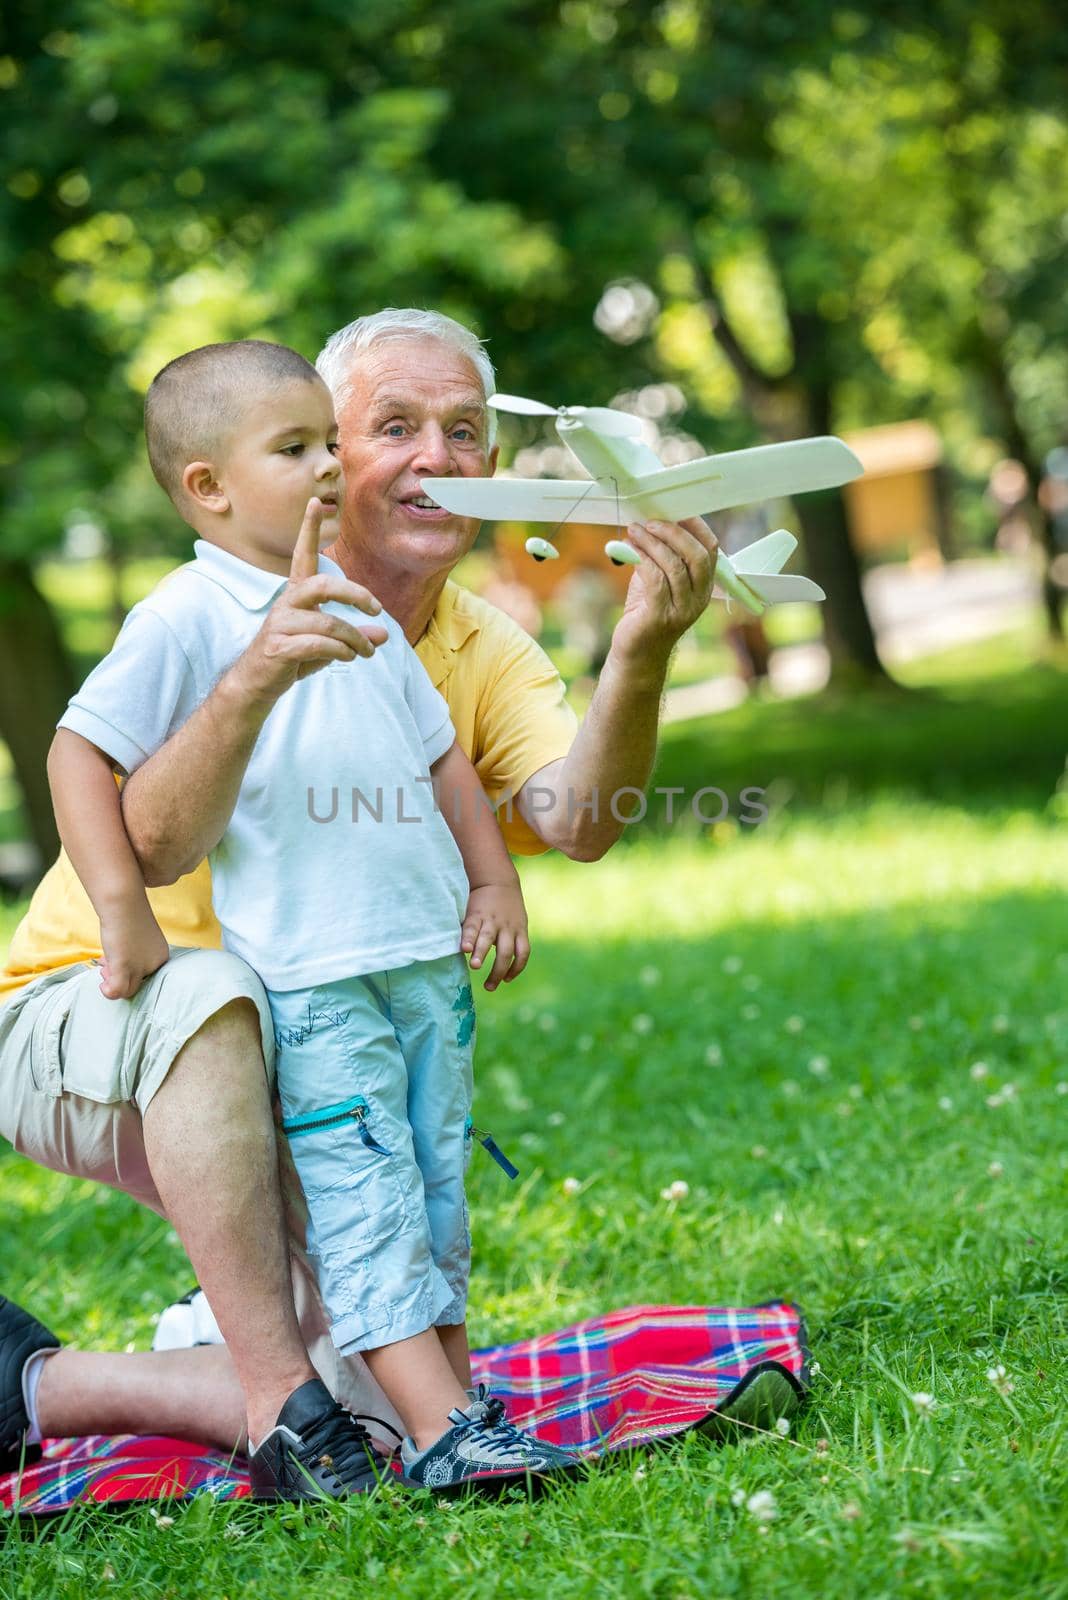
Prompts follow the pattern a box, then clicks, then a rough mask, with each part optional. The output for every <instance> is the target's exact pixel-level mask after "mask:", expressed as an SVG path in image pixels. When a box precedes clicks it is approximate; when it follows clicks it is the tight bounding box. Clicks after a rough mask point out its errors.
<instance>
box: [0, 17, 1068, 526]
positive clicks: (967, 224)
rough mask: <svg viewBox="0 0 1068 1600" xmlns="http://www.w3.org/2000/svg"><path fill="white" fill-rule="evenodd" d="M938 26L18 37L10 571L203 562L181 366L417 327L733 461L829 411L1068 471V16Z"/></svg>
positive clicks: (483, 26) (347, 24) (730, 24)
mask: <svg viewBox="0 0 1068 1600" xmlns="http://www.w3.org/2000/svg"><path fill="white" fill-rule="evenodd" d="M937 23H938V26H937V28H936V27H935V24H934V20H933V19H932V17H931V15H930V10H929V8H928V7H924V6H918V5H914V4H902V5H897V6H893V7H890V8H887V9H886V10H885V12H884V13H882V14H880V15H879V16H878V17H875V16H868V15H863V14H861V13H858V12H855V11H852V12H851V11H845V10H842V9H841V8H839V7H837V6H834V5H828V4H824V3H822V0H810V3H807V4H805V5H804V6H801V7H795V8H794V9H793V11H792V12H790V14H789V15H787V14H785V13H784V12H783V9H782V8H781V7H754V6H747V7H743V6H740V5H734V6H731V5H722V6H717V7H714V8H709V7H706V6H700V5H697V4H694V3H692V0H670V3H668V4H664V5H662V6H658V7H643V6H630V7H624V6H620V5H617V4H614V3H611V0H568V3H566V4H564V5H562V6H560V5H557V4H556V3H550V0H468V3H466V4H464V5H463V6H457V7H453V8H451V9H450V8H442V7H440V6H431V5H430V4H429V3H428V0H393V3H391V4H390V5H388V6H386V5H383V4H378V3H374V4H363V5H361V6H359V7H357V8H353V7H347V8H346V7H342V6H340V5H338V4H337V3H336V0H310V3H309V4H308V5H306V6H305V7H304V8H303V9H302V10H301V11H300V12H299V13H293V14H289V13H286V12H284V11H278V10H277V9H273V10H272V9H268V10H266V11H265V10H263V8H256V7H253V6H251V5H249V4H248V3H247V0H231V3H228V4H227V5H226V6H223V7H218V6H208V5H206V4H204V0H153V4H152V5H151V6H147V7H146V6H142V5H137V6H131V5H117V4H110V3H101V0H60V3H59V5H58V8H57V7H56V6H52V7H50V8H49V9H48V11H47V12H45V11H44V10H43V9H42V8H40V7H38V6H33V7H29V8H26V7H24V8H22V11H21V13H20V15H19V17H18V18H17V19H15V20H14V21H13V22H12V24H11V28H10V32H9V37H8V42H7V45H6V49H7V54H6V55H4V56H3V57H2V58H0V97H2V100H3V103H4V108H5V112H6V119H5V120H6V124H7V128H8V140H7V144H6V148H5V163H4V176H5V183H4V185H3V187H2V188H0V220H2V222H3V224H4V236H5V239H6V244H5V246H4V264H5V267H6V268H7V271H6V272H5V287H4V289H3V291H2V294H3V300H2V302H0V310H2V311H3V312H4V315H5V323H6V324H7V325H8V326H9V327H10V328H11V329H12V330H13V335H14V348H13V359H12V363H11V366H10V367H9V381H8V384H7V385H6V386H5V392H4V395H3V396H0V457H2V458H3V460H4V462H5V464H6V465H7V466H8V468H9V469H10V470H9V472H8V475H7V481H8V488H7V490H6V504H5V516H4V519H3V522H2V524H0V526H2V530H3V532H2V535H0V537H2V539H3V542H4V549H5V550H6V551H8V552H25V551H34V550H38V549H41V548H43V547H46V546H48V545H51V544H54V543H55V542H56V540H57V539H58V538H59V537H60V535H61V532H62V528H63V524H64V522H65V521H66V520H67V519H68V518H69V517H70V516H71V515H72V514H73V512H74V511H76V510H80V511H82V512H85V513H88V514H90V515H91V516H92V517H93V518H95V519H96V520H97V521H98V522H100V523H101V525H102V526H104V527H105V528H106V529H107V531H108V532H109V534H110V536H111V537H112V539H113V540H115V541H116V542H117V543H118V544H120V545H129V546H134V547H139V548H145V547H148V548H152V547H165V548H173V547H174V541H175V538H176V533H177V527H176V522H175V519H174V518H173V516H172V515H171V513H170V512H169V510H168V509H167V507H166V506H165V503H164V501H163V499H162V497H161V496H159V495H158V494H157V493H156V492H155V491H154V490H153V489H151V487H150V486H149V484H148V480H147V475H146V472H145V469H144V467H143V465H142V464H141V448H140V441H139V394H140V392H141V391H143V388H144V386H145V384H146V383H147V381H148V379H149V378H150V377H151V375H152V372H153V371H154V370H155V369H156V367H157V366H158V365H160V364H162V362H163V361H164V360H166V359H168V358H169V357H171V356H172V355H174V354H176V353H178V352H179V351H180V350H181V349H183V348H188V347H189V346H191V345H192V344H195V343H197V342H202V341H204V340H207V339H212V338H218V337H233V336H242V335H249V334H252V335H255V334H270V335H272V336H277V337H281V338H284V339H288V340H289V341H290V342H293V343H295V344H297V345H299V346H300V347H301V348H303V349H305V350H307V351H308V352H309V353H312V352H314V350H315V349H316V348H317V347H318V345H319V343H320V341H321V339H322V337H323V335H324V334H325V333H326V332H327V331H329V329H330V328H332V327H334V326H336V325H338V324H340V323H341V322H344V321H346V320H348V319H349V318H350V317H351V316H352V315H354V314H357V313H358V312H360V311H364V310H367V309H371V308H374V307H377V306H379V305H381V304H383V303H385V302H392V303H398V302H399V303H405V302H409V301H410V302H415V303H423V304H435V305H440V306H442V307H443V308H445V309H447V310H451V311H453V312H455V313H456V314H457V315H459V316H462V317H464V318H465V319H467V320H469V321H470V322H472V323H473V324H474V325H475V326H477V327H478V328H479V329H480V330H481V331H483V332H485V333H487V334H490V335H491V336H492V351H493V354H494V356H495V358H496V359H497V361H498V363H499V365H500V367H501V368H502V370H503V371H504V372H505V373H506V374H507V383H508V386H509V387H511V388H524V387H526V388H529V389H530V390H531V391H533V392H535V393H545V394H547V395H550V396H555V395H558V394H559V395H560V396H561V397H562V398H570V397H574V396H580V397H584V396H587V395H588V396H590V397H591V398H600V397H603V398H606V399H607V398H610V397H611V396H612V395H613V394H615V393H618V392H619V391H621V390H624V389H629V390H634V389H640V388H642V387H643V386H647V385H648V384H650V383H651V382H655V381H662V380H663V379H664V378H677V379H678V380H680V381H681V383H682V386H683V389H684V391H685V393H686V398H687V401H688V403H689V410H688V412H687V413H684V414H679V415H678V416H677V417H676V419H675V421H674V422H673V423H672V422H670V420H669V421H668V423H667V424H666V425H667V427H668V430H669V431H670V430H671V428H672V427H675V428H678V427H680V426H684V427H685V428H686V429H688V430H689V429H692V430H693V431H694V432H695V433H696V434H697V435H698V436H699V437H700V438H701V440H702V442H704V443H706V444H709V445H714V446H716V447H724V446H727V445H730V444H739V443H746V442H750V441H751V440H752V439H753V438H754V437H755V436H757V435H758V434H759V433H761V432H771V433H776V432H782V431H787V432H790V431H793V432H797V431H800V430H801V429H802V428H803V427H805V426H809V425H815V424H818V423H820V422H821V419H822V418H823V413H824V412H825V411H828V410H829V412H830V413H832V414H833V420H834V421H837V422H840V423H842V424H857V423H864V422H869V421H878V420H887V419H892V418H895V417H899V416H903V415H908V414H912V413H916V412H923V413H926V414H929V415H932V416H933V417H934V418H935V419H936V420H937V421H938V422H940V424H941V425H942V426H943V427H944V428H945V429H946V431H947V433H948V434H949V436H950V439H951V442H952V444H953V447H954V453H955V457H956V459H957V461H958V462H959V465H960V467H961V469H962V470H963V471H964V472H965V474H966V475H969V476H975V477H978V475H980V474H981V473H982V472H983V471H984V470H985V469H986V467H988V466H989V463H990V459H991V455H992V452H993V451H995V450H997V449H1001V448H1004V447H1005V445H1006V444H1007V445H1009V446H1011V447H1013V448H1015V447H1016V445H1015V444H1014V442H1013V430H1014V428H1016V427H1017V426H1019V427H1021V428H1022V429H1023V432H1024V435H1025V436H1026V439H1027V440H1029V441H1030V443H1031V447H1032V448H1033V449H1034V450H1036V451H1040V450H1041V449H1043V448H1045V447H1046V446H1047V445H1048V444H1049V443H1050V442H1052V440H1053V438H1054V437H1055V435H1056V432H1057V430H1058V429H1059V426H1060V420H1061V417H1062V415H1063V406H1064V396H1065V391H1066V389H1068V370H1066V368H1065V364H1064V355H1063V345H1064V339H1063V333H1064V331H1065V330H1064V310H1063V296H1062V295H1061V293H1060V287H1061V283H1062V281H1063V265H1064V250H1065V241H1064V236H1063V231H1062V229H1061V226H1060V218H1061V216H1062V215H1063V210H1064V205H1065V198H1066V197H1065V191H1064V183H1065V179H1064V173H1065V170H1066V165H1065V161H1064V144H1065V124H1064V115H1063V103H1062V98H1061V96H1060V94H1059V83H1060V80H1059V76H1058V74H1059V70H1060V68H1061V67H1062V66H1063V60H1062V55H1063V52H1062V46H1061V44H1060V42H1059V41H1060V39H1061V30H1060V28H1059V26H1058V23H1059V18H1058V16H1057V14H1056V13H1055V12H1054V11H1053V9H1052V8H1050V7H1049V6H1048V5H1046V4H1045V3H1044V0H1028V3H1027V4H1024V5H1022V6H1009V5H1008V4H1006V3H1002V0H986V3H984V4H983V5H982V6H980V7H978V8H976V7H974V6H965V5H963V4H957V3H954V4H951V5H948V6H946V7H942V8H940V13H939V17H938V19H937ZM613 284H616V285H618V286H621V288H622V291H623V293H624V296H625V295H626V294H627V293H632V292H633V294H635V295H636V296H637V298H636V299H635V300H634V301H633V304H632V306H631V310H630V312H629V313H626V312H624V313H620V310H619V304H618V303H617V304H616V308H615V311H614V312H613V311H612V310H611V308H610V307H609V308H607V309H606V306H605V303H604V296H605V292H606V288H608V287H609V286H611V285H613ZM622 303H623V304H624V305H625V304H626V302H625V300H624V302H622ZM599 308H600V309H599ZM595 318H596V328H595V326H594V320H595ZM598 330H599V331H598ZM533 432H534V430H533V429H532V428H527V429H526V431H525V432H524V429H523V425H520V427H517V428H516V430H515V433H514V437H515V438H524V437H532V436H533ZM988 435H992V436H993V439H994V440H995V441H996V443H994V444H987V443H985V442H984V441H985V440H986V439H987V436H988Z"/></svg>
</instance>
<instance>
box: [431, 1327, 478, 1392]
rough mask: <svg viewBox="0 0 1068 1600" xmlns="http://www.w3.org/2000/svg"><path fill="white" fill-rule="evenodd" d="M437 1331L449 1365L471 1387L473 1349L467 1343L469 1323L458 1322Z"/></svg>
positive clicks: (462, 1381)
mask: <svg viewBox="0 0 1068 1600" xmlns="http://www.w3.org/2000/svg"><path fill="white" fill-rule="evenodd" d="M436 1331H437V1336H438V1338H439V1339H440V1340H441V1348H442V1349H443V1350H444V1352H445V1356H446V1359H447V1360H448V1363H449V1366H450V1367H451V1368H452V1370H453V1372H455V1374H456V1376H457V1378H458V1379H459V1381H460V1383H461V1384H462V1385H463V1387H464V1388H465V1389H470V1387H471V1351H470V1349H469V1347H468V1343H467V1323H466V1322H456V1323H453V1324H451V1325H450V1326H449V1327H445V1328H438V1329H437V1330H436Z"/></svg>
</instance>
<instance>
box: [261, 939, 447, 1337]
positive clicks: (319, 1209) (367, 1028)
mask: <svg viewBox="0 0 1068 1600" xmlns="http://www.w3.org/2000/svg"><path fill="white" fill-rule="evenodd" d="M268 999H269V1000H270V1003H271V1012H272V1014H273V1017H274V1026H275V1043H276V1046H277V1058H276V1059H277V1072H278V1091H279V1094H280V1096H281V1101H282V1113H283V1116H284V1119H285V1120H284V1127H285V1131H286V1133H287V1135H288V1137H289V1146H290V1150H291V1151H292V1154H293V1160H294V1163H295V1164H296V1168H297V1172H298V1173H299V1175H300V1180H301V1183H302V1185H303V1187H304V1193H305V1196H306V1197H307V1201H308V1212H309V1215H310V1218H311V1222H310V1226H309V1231H308V1250H309V1253H310V1255H311V1256H312V1259H313V1260H314V1262H315V1266H316V1270H317V1272H318V1276H319V1288H320V1292H321V1293H322V1296H323V1300H324V1301H325V1303H326V1307H327V1310H328V1311H329V1313H330V1318H331V1334H332V1337H333V1340H334V1343H335V1345H336V1346H337V1348H338V1349H339V1350H340V1351H341V1353H342V1354H343V1355H352V1354H353V1353H354V1352H356V1351H361V1350H375V1349H378V1348H379V1347H380V1346H381V1345H386V1344H395V1343H396V1342H397V1341H398V1340H399V1339H407V1338H410V1337H411V1336H412V1335H413V1334H416V1333H422V1332H424V1330H425V1329H427V1328H432V1327H436V1326H449V1325H452V1324H454V1323H458V1322H462V1321H463V1320H464V1316H465V1311H466V1304H467V1280H468V1274H469V1269H470V1262H471V1234H470V1227H469V1223H468V1214H467V1201H466V1199H465V1197H464V1170H465V1168H466V1166H467V1162H468V1159H469V1157H470V1146H471V1131H470V1110H471V1087H472V1085H471V1061H472V1056H473V1054H474V1038H475V1008H474V999H473V996H472V994H471V983H470V980H469V978H468V973H467V962H466V960H465V959H464V957H463V956H462V955H450V956H442V957H441V958H439V959H438V960H437V961H419V962H415V963H413V964H412V965H411V966H408V967H400V968H398V969H396V970H394V971H392V972H375V973H372V974H370V975H369V976H364V977H361V978H342V979H340V980H338V981H336V982H333V983H326V984H322V985H321V986H319V987H317V988H314V989H291V990H285V991H270V990H269V991H268Z"/></svg>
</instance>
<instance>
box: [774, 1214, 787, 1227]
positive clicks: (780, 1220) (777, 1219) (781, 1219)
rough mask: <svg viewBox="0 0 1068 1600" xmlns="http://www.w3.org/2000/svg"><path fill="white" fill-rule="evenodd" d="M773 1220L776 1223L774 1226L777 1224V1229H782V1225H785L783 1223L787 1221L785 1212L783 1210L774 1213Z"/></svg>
mask: <svg viewBox="0 0 1068 1600" xmlns="http://www.w3.org/2000/svg"><path fill="white" fill-rule="evenodd" d="M771 1220H772V1222H774V1224H775V1226H776V1227H777V1228H781V1227H782V1225H783V1222H784V1221H785V1220H786V1213H785V1211H782V1210H778V1211H773V1212H772V1213H771Z"/></svg>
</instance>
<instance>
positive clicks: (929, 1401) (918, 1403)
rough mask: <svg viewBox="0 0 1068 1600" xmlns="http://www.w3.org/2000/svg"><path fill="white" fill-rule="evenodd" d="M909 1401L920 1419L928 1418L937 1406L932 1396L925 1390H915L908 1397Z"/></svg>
mask: <svg viewBox="0 0 1068 1600" xmlns="http://www.w3.org/2000/svg"><path fill="white" fill-rule="evenodd" d="M910 1399H911V1400H912V1403H913V1405H914V1406H915V1407H916V1410H917V1411H918V1412H919V1413H920V1416H921V1417H929V1416H930V1415H931V1412H932V1411H933V1410H934V1408H935V1406H936V1405H937V1404H938V1401H937V1400H936V1399H935V1397H934V1395H933V1394H928V1393H927V1391H926V1389H917V1391H916V1393H915V1394H914V1395H911V1396H910Z"/></svg>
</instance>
